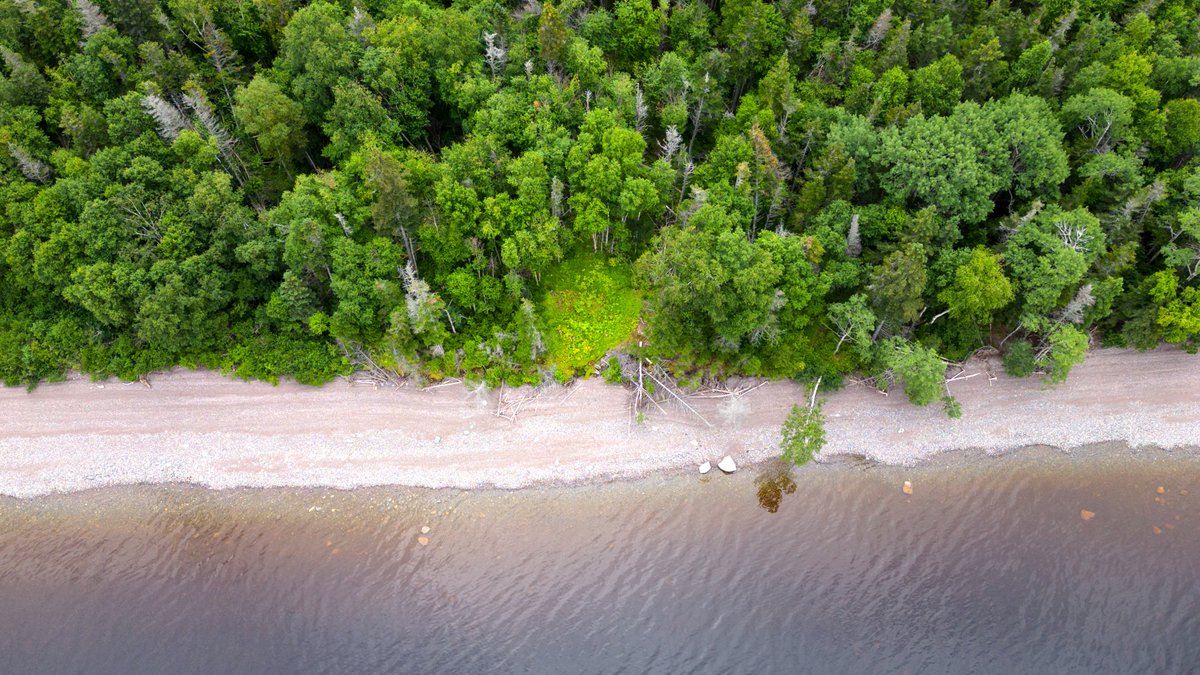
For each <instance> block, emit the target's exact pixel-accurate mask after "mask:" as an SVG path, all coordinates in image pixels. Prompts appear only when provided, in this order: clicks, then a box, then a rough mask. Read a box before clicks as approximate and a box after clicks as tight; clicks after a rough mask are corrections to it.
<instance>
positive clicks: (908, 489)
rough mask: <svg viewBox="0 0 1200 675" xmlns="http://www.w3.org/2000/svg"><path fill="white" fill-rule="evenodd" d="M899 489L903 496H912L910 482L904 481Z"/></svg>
mask: <svg viewBox="0 0 1200 675" xmlns="http://www.w3.org/2000/svg"><path fill="white" fill-rule="evenodd" d="M900 489H901V490H902V491H903V492H904V494H906V495H911V494H912V481H910V480H906V481H904V486H903V487H901V488H900Z"/></svg>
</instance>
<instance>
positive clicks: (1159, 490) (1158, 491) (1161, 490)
mask: <svg viewBox="0 0 1200 675" xmlns="http://www.w3.org/2000/svg"><path fill="white" fill-rule="evenodd" d="M1155 492H1157V493H1158V494H1160V495H1165V494H1166V493H1167V489H1166V488H1164V487H1163V486H1161V485H1159V486H1158V489H1157V490H1155Z"/></svg>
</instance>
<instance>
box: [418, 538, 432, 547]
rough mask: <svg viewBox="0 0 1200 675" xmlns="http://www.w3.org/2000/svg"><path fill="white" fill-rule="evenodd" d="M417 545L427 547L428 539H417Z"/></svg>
mask: <svg viewBox="0 0 1200 675" xmlns="http://www.w3.org/2000/svg"><path fill="white" fill-rule="evenodd" d="M417 543H418V544H420V545H422V546H428V545H429V537H417Z"/></svg>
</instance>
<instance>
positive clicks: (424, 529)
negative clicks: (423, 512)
mask: <svg viewBox="0 0 1200 675" xmlns="http://www.w3.org/2000/svg"><path fill="white" fill-rule="evenodd" d="M421 534H429V526H428V525H422V526H421Z"/></svg>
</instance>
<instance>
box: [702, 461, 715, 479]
mask: <svg viewBox="0 0 1200 675" xmlns="http://www.w3.org/2000/svg"><path fill="white" fill-rule="evenodd" d="M709 471H712V462H705V463H703V464H701V465H700V475H701V476H703V475H704V474H706V473H708V472H709Z"/></svg>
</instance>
